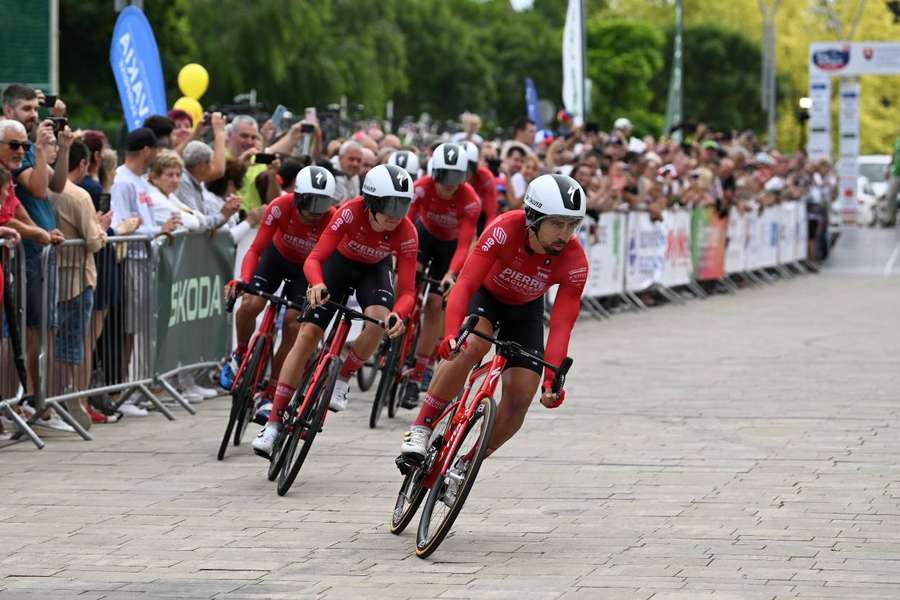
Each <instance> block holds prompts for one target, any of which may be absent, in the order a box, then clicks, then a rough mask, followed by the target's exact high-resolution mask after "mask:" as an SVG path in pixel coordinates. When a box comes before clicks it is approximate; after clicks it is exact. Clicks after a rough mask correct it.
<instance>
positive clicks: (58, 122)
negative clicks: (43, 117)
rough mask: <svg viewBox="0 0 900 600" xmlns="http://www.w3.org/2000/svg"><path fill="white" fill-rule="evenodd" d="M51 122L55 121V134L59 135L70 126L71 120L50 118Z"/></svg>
mask: <svg viewBox="0 0 900 600" xmlns="http://www.w3.org/2000/svg"><path fill="white" fill-rule="evenodd" d="M50 120H51V121H53V133H54V135H55V134H58V133H59V132H60V130H62V129H65V128H66V125H68V124H69V120H68V119H67V118H65V117H50Z"/></svg>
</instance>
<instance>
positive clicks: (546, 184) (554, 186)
mask: <svg viewBox="0 0 900 600" xmlns="http://www.w3.org/2000/svg"><path fill="white" fill-rule="evenodd" d="M586 207H587V195H586V194H585V193H584V190H583V189H582V188H581V186H580V185H579V184H578V182H577V181H575V180H574V179H572V178H571V177H569V176H568V175H541V176H540V177H538V178H536V179H534V180H532V182H531V183H529V184H528V189H527V190H526V191H525V224H526V225H528V227H530V228H532V229H534V230H535V231H537V228H538V224H539V223H540V221H541V219H543V218H546V217H560V218H563V219H571V220H578V221H580V220H581V219H583V218H584V212H585V208H586Z"/></svg>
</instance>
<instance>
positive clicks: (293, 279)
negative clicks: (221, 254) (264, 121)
mask: <svg viewBox="0 0 900 600" xmlns="http://www.w3.org/2000/svg"><path fill="white" fill-rule="evenodd" d="M334 188H335V182H334V176H333V175H332V174H331V173H330V172H329V171H328V169H325V168H323V167H317V166H309V167H305V168H303V169H302V170H301V171H300V172H299V173H298V174H297V177H296V180H295V184H294V191H293V193H287V194H284V195H282V196H279V197H278V198H276V199H275V200H273V201H272V202H270V203H269V205H268V206H267V207H266V212H265V214H264V216H263V219H262V222H261V223H260V226H259V231H258V232H257V233H256V238H254V240H253V244H252V245H251V246H250V249H249V250H248V251H247V254H246V255H245V256H244V261H243V262H242V263H241V279H240V281H241V282H243V283H245V284H246V283H249V284H250V285H252V286H253V287H254V288H256V289H258V290H261V291H264V292H268V293H270V294H272V293H274V292H275V291H276V290H277V289H278V287H279V286H280V285H281V283H282V282H283V281H286V280H287V281H288V283H287V286H288V289H287V297H288V299H289V300H291V301H293V302H297V303H301V302H303V300H304V298H305V295H306V278H305V277H304V276H303V261H305V260H306V257H307V256H309V253H310V252H311V251H312V248H313V246H315V244H316V241H318V239H319V236H320V235H321V233H322V231H323V230H324V229H325V227H326V226H327V225H328V222H329V220H330V219H331V216H332V215H333V214H334V210H335V209H334V205H335V199H334ZM234 283H235V282H230V283H229V284H228V288H229V289H228V290H227V291H226V293H227V295H228V296H229V297H230V296H231V295H233V294H234ZM265 306H266V300H265V298H260V297H259V296H254V295H252V294H247V295H245V296H244V299H243V300H242V301H241V305H240V307H239V308H238V310H237V312H236V313H235V325H236V329H237V345H236V347H235V350H234V352H233V353H232V355H231V358H230V360H228V362H226V363H225V365H224V366H223V367H222V372H221V373H220V375H219V383H220V384H221V385H222V387H224V388H226V389H231V386H232V384H233V382H234V376H235V374H236V373H237V370H238V367H239V366H240V364H241V360H243V357H244V354H245V353H246V351H247V344H248V343H249V342H250V337H251V336H252V335H253V330H254V328H255V326H256V317H257V316H258V315H259V313H260V312H262V310H263V309H264V308H265ZM298 316H299V314H298V313H297V311H295V310H289V311H287V314H286V315H285V318H284V327H283V328H282V332H281V335H282V339H281V344H280V345H279V347H278V352H277V353H276V354H275V356H274V357H273V359H272V376H271V378H270V380H269V385H268V386H266V390H265V391H264V392H263V394H262V396H261V398H260V399H259V406H258V409H257V417H258V418H259V419H261V420H262V422H263V423H265V421H266V419H268V418H269V413H270V412H271V409H272V397H273V396H274V392H275V383H274V382H275V381H278V373H279V371H280V370H281V365H282V363H283V362H284V359H285V357H286V356H287V353H288V351H289V350H290V349H291V346H292V345H293V343H294V339H295V338H296V337H297V331H299V329H300V324H299V323H298V322H297V317H298Z"/></svg>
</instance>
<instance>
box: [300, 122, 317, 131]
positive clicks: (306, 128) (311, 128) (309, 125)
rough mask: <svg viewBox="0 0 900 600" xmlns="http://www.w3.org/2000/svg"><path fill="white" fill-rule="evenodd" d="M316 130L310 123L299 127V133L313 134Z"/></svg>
mask: <svg viewBox="0 0 900 600" xmlns="http://www.w3.org/2000/svg"><path fill="white" fill-rule="evenodd" d="M315 130H316V126H315V125H313V124H312V123H303V124H301V125H300V133H313V132H315Z"/></svg>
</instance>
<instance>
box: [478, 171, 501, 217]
mask: <svg viewBox="0 0 900 600" xmlns="http://www.w3.org/2000/svg"><path fill="white" fill-rule="evenodd" d="M486 171H487V170H486ZM479 192H480V193H481V209H482V212H484V217H485V219H484V224H485V226H487V225H488V224H489V223H490V222H491V221H493V220H494V217H496V216H497V183H496V182H495V181H494V175H493V174H492V173H491V172H490V171H487V172H486V173H484V180H483V182H482V184H481V188H480V190H479Z"/></svg>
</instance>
